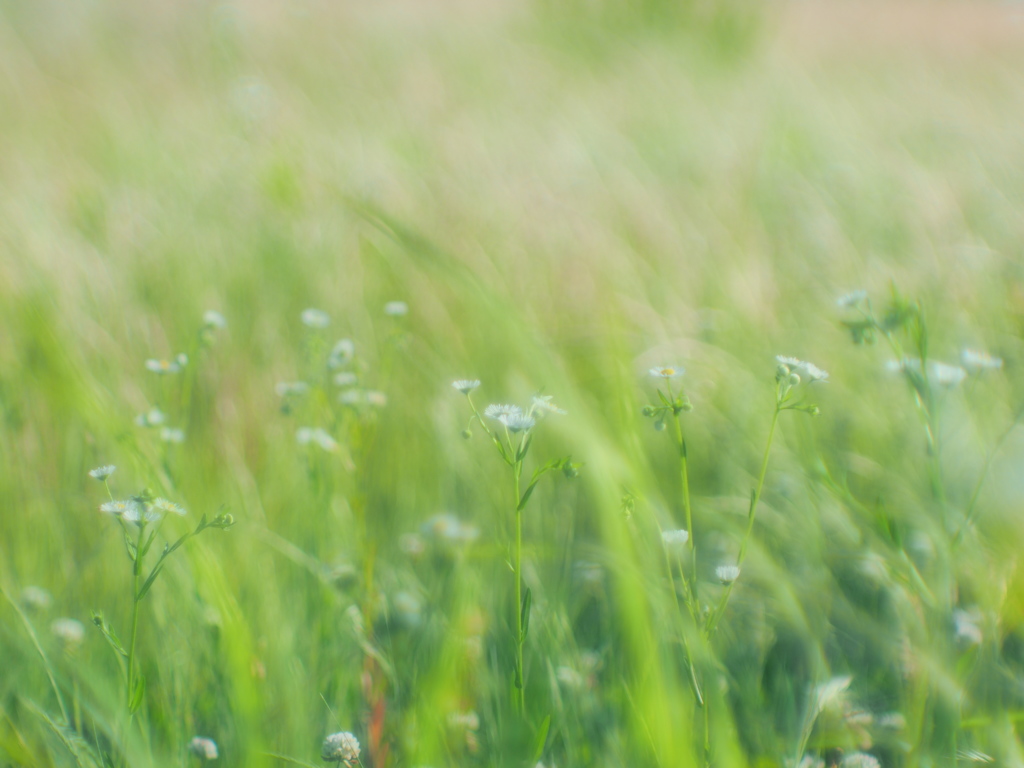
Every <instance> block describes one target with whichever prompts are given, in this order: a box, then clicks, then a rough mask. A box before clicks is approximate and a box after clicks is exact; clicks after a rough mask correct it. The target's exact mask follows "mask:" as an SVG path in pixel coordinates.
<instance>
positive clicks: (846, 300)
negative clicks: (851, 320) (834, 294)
mask: <svg viewBox="0 0 1024 768" xmlns="http://www.w3.org/2000/svg"><path fill="white" fill-rule="evenodd" d="M867 297H868V292H867V291H862V290H861V291H850V292H849V293H847V294H845V295H843V296H840V297H839V298H838V299H837V300H836V304H837V305H839V306H840V307H842V308H844V309H848V308H850V307H856V306H857V305H858V304H860V303H861V302H862V301H865V300H866V299H867Z"/></svg>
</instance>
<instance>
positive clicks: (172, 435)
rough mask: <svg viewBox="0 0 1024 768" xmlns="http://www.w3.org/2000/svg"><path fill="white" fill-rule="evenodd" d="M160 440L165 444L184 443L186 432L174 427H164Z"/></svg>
mask: <svg viewBox="0 0 1024 768" xmlns="http://www.w3.org/2000/svg"><path fill="white" fill-rule="evenodd" d="M160 439H161V440H163V441H164V442H165V443H184V442H185V431H184V430H181V429H176V428H174V427H163V428H162V429H161V430H160Z"/></svg>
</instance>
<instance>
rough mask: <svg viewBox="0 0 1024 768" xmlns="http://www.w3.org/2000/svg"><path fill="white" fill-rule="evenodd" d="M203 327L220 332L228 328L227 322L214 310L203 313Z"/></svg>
mask: <svg viewBox="0 0 1024 768" xmlns="http://www.w3.org/2000/svg"><path fill="white" fill-rule="evenodd" d="M203 327H204V328H206V329H207V330H210V331H216V330H221V329H223V328H227V327H228V321H227V320H225V319H224V315H222V314H221V313H220V312H218V311H217V310H216V309H208V310H206V311H205V312H204V313H203Z"/></svg>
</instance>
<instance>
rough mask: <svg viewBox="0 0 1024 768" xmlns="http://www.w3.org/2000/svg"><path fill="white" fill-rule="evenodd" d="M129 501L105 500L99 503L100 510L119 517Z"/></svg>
mask: <svg viewBox="0 0 1024 768" xmlns="http://www.w3.org/2000/svg"><path fill="white" fill-rule="evenodd" d="M131 503H132V502H131V501H130V500H124V501H120V500H118V501H105V502H103V503H102V504H100V512H106V513H107V514H108V515H114V516H115V517H120V516H121V515H124V514H125V513H126V512H127V511H128V509H129V505H130V504H131Z"/></svg>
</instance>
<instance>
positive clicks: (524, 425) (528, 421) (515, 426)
mask: <svg viewBox="0 0 1024 768" xmlns="http://www.w3.org/2000/svg"><path fill="white" fill-rule="evenodd" d="M498 421H500V422H501V423H502V424H504V425H505V426H506V427H507V428H508V431H509V432H512V433H513V434H515V433H516V432H526V431H527V430H529V429H532V428H533V426H534V425H535V424H536V423H537V420H536V419H535V418H533V416H527V415H526V414H525V413H510V414H507V415H505V416H502V417H500V418H499V419H498Z"/></svg>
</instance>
